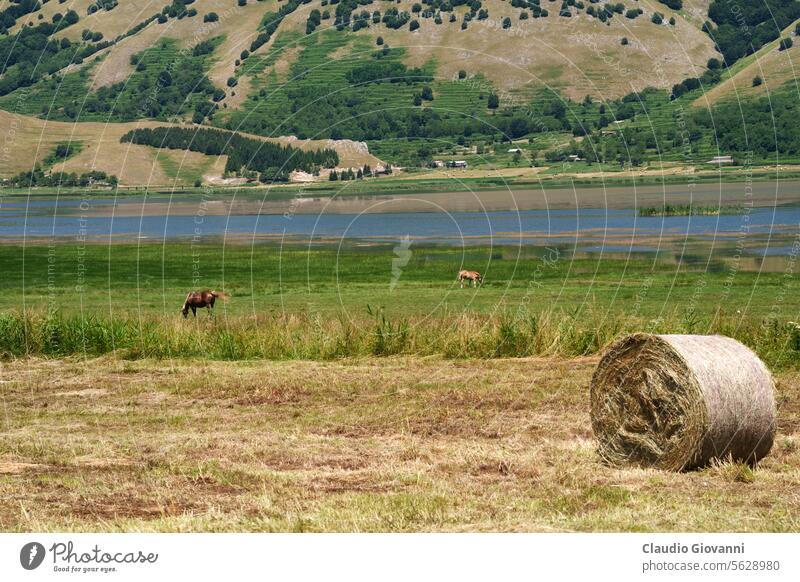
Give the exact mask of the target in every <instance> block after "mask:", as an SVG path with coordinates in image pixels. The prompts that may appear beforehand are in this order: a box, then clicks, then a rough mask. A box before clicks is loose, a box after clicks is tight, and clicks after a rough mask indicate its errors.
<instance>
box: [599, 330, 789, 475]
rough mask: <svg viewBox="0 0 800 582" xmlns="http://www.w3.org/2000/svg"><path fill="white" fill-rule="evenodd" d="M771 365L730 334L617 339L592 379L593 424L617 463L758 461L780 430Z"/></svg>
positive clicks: (671, 466)
mask: <svg viewBox="0 0 800 582" xmlns="http://www.w3.org/2000/svg"><path fill="white" fill-rule="evenodd" d="M774 391H775V385H774V382H773V380H772V376H771V375H770V373H769V370H767V367H766V366H765V365H764V363H763V362H762V361H761V360H760V359H759V358H758V356H756V355H755V354H754V353H753V352H752V351H750V350H749V349H748V348H747V347H745V346H743V345H742V344H740V343H739V342H737V341H736V340H733V339H731V338H728V337H723V336H703V335H650V334H644V333H638V334H634V335H631V336H627V337H623V338H621V339H619V340H617V341H616V342H614V343H613V344H612V345H611V346H610V347H609V348H608V350H607V351H606V352H605V354H604V355H603V357H602V359H601V360H600V364H599V365H598V367H597V370H596V371H595V373H594V376H593V377H592V387H591V407H592V409H591V415H592V428H593V429H594V434H595V437H596V438H597V440H598V444H599V447H598V450H599V453H600V456H601V457H603V459H605V460H606V461H608V462H609V463H611V464H613V465H618V466H622V465H638V466H641V467H656V468H660V469H667V470H673V471H681V470H687V469H693V468H697V467H702V466H704V465H707V464H708V463H709V462H710V461H711V460H712V459H733V460H737V461H743V462H746V463H750V464H754V463H755V462H757V461H758V460H759V459H761V458H763V457H764V456H765V455H766V454H767V453H768V452H769V450H770V448H771V447H772V440H773V438H774V436H775V414H776V410H775V396H774Z"/></svg>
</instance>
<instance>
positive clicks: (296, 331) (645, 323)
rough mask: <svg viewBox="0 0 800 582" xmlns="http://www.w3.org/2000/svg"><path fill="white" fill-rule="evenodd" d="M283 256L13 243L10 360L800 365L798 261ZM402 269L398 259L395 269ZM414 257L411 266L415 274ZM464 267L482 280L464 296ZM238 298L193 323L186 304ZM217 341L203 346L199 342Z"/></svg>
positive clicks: (428, 252) (510, 252)
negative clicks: (710, 344)
mask: <svg viewBox="0 0 800 582" xmlns="http://www.w3.org/2000/svg"><path fill="white" fill-rule="evenodd" d="M407 250H408V253H409V254H408V255H405V254H403V253H401V254H398V253H397V252H396V250H395V247H394V246H392V245H375V246H369V247H356V246H353V244H350V243H347V244H344V245H343V246H341V247H335V246H331V247H318V248H311V249H309V248H306V247H303V246H290V247H283V248H281V247H279V246H277V245H273V244H256V245H253V246H251V245H247V244H228V245H227V246H224V247H223V246H222V245H221V244H213V243H211V244H203V245H194V246H193V245H191V244H190V243H188V242H187V243H167V244H164V245H160V244H152V243H148V244H142V245H133V244H113V245H110V246H107V245H98V244H93V245H87V246H77V245H74V244H60V245H55V246H52V247H51V246H47V245H29V246H27V247H24V248H23V247H19V246H9V245H4V246H2V247H0V264H2V265H3V267H4V271H5V272H6V273H7V276H6V277H5V278H4V279H3V281H2V283H0V285H1V286H2V291H3V294H4V297H5V305H6V311H5V312H4V314H3V320H2V326H3V327H4V330H5V331H4V334H2V335H3V339H2V340H0V344H2V349H3V350H4V351H5V353H7V354H13V355H23V354H25V353H41V354H50V355H71V354H76V353H77V354H79V353H82V352H86V353H88V354H94V355H98V354H103V353H107V352H109V351H113V350H116V349H125V350H127V354H128V357H147V356H158V357H168V356H181V355H186V356H202V355H206V356H209V357H212V358H218V359H249V358H260V357H267V358H279V359H285V358H313V359H320V358H322V359H327V358H335V357H339V356H357V355H390V354H398V353H406V354H438V355H446V356H450V357H462V358H463V357H484V358H485V357H497V356H529V355H536V354H559V355H583V354H590V353H594V352H596V351H597V350H599V349H600V348H601V347H602V346H603V345H604V344H605V343H607V342H608V341H610V340H611V339H613V337H614V336H615V335H616V334H618V333H621V332H623V331H636V330H641V329H649V330H653V331H662V332H686V333H711V332H719V333H726V334H728V335H732V336H734V337H737V338H739V339H741V340H742V341H744V342H745V343H747V344H749V345H751V346H752V347H753V348H754V349H756V350H757V351H758V352H759V353H760V354H761V355H762V356H763V357H765V358H767V359H768V360H769V361H770V362H771V363H773V364H775V365H781V366H794V364H795V363H796V361H798V360H797V355H798V353H797V351H796V349H795V348H796V347H798V348H800V338H797V337H796V335H797V333H798V332H797V330H796V328H795V326H794V325H792V324H790V323H789V322H790V321H792V320H795V319H797V317H796V314H797V313H798V309H800V298H798V297H797V295H796V294H794V293H792V292H791V289H790V286H789V280H790V279H788V278H787V275H786V273H787V272H789V270H790V269H791V268H792V265H791V263H790V262H788V259H783V258H780V257H776V258H774V259H772V260H771V261H770V262H764V261H760V260H757V259H755V258H747V257H746V256H745V257H736V256H729V257H727V258H725V257H724V256H723V254H722V253H720V255H719V256H715V257H714V258H711V259H709V258H708V257H707V256H706V255H705V254H704V251H703V247H702V245H701V244H700V243H695V245H694V246H690V247H688V248H687V250H685V251H684V252H683V253H677V252H666V253H662V255H661V256H659V257H656V256H655V255H652V254H638V255H633V256H631V257H625V256H624V255H606V256H601V255H599V254H576V255H573V254H571V253H569V252H567V251H566V250H564V249H558V248H555V247H554V248H549V249H541V248H538V249H537V248H525V249H521V248H519V247H496V248H487V247H476V248H466V249H463V250H462V249H453V248H445V247H431V246H427V247H426V246H419V247H417V246H415V244H414V243H412V244H411V246H410V247H408V249H407ZM398 257H403V259H402V260H401V259H398ZM406 259H407V260H406ZM462 268H468V269H477V270H480V271H481V272H482V273H484V275H485V283H484V285H483V286H482V287H480V288H479V289H475V288H464V289H461V288H460V287H459V285H458V283H457V282H456V274H457V272H458V271H459V270H460V269H462ZM202 288H209V289H216V290H221V291H225V292H226V293H228V294H229V295H230V298H229V299H228V300H227V301H226V302H224V303H223V302H220V303H219V304H218V305H217V307H216V311H215V313H216V315H215V316H214V317H213V318H210V317H209V316H208V315H207V314H206V313H200V314H199V316H198V318H197V320H194V319H193V318H191V317H190V320H189V321H184V320H183V319H182V318H181V316H180V314H179V309H180V307H181V305H182V303H183V299H184V297H185V294H186V293H187V291H189V290H192V289H202ZM204 337H205V338H207V341H203V340H202V338H204Z"/></svg>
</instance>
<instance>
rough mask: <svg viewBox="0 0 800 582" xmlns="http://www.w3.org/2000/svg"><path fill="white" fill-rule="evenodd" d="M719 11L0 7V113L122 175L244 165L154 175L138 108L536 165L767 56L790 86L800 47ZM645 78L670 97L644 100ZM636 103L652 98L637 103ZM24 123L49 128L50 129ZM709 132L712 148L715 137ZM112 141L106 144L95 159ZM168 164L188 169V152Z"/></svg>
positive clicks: (247, 1)
mask: <svg viewBox="0 0 800 582" xmlns="http://www.w3.org/2000/svg"><path fill="white" fill-rule="evenodd" d="M737 1H738V0H737ZM765 1H766V2H767V3H768V4H769V8H770V9H771V10H773V12H774V13H775V15H776V22H780V23H783V25H784V26H785V25H786V24H787V23H789V22H790V21H791V19H792V18H793V16H794V15H795V9H794V6H793V5H792V4H791V3H790V2H788V0H765ZM740 3H741V2H740ZM728 4H730V3H728ZM720 6H721V4H720V3H718V2H709V1H708V0H685V1H683V2H681V1H677V0H669V1H659V0H624V1H622V2H602V1H599V0H508V1H507V0H424V1H421V2H416V1H414V0H392V1H389V0H263V1H258V0H170V1H167V0H149V1H146V2H133V0H95V1H90V0H49V1H47V2H44V3H41V1H40V0H14V1H13V2H9V1H8V0H6V1H3V2H0V59H2V62H3V63H4V64H3V65H2V66H3V69H2V75H0V109H2V110H4V111H7V112H9V113H11V114H12V117H8V116H5V117H2V118H0V119H3V120H5V121H4V123H9V121H8V120H9V119H12V118H13V119H20V118H21V117H20V116H24V118H25V119H29V118H34V117H36V118H40V119H41V120H48V122H54V121H55V122H60V123H63V124H64V125H63V126H54V125H50V126H49V127H50V128H55V127H58V128H59V129H57V130H54V132H55V133H50V130H49V129H48V130H46V131H43V133H44V134H47V139H46V140H45V141H46V142H47V144H46V145H47V146H48V147H50V146H52V145H53V144H54V143H60V141H63V139H64V135H62V134H64V133H72V134H75V135H80V136H81V138H80V140H81V144H82V146H81V151H80V153H79V154H78V155H75V156H72V157H70V159H69V160H67V161H65V162H63V164H60V165H59V164H57V165H54V166H52V167H53V168H55V169H59V168H61V167H62V166H66V167H68V168H71V167H74V166H75V165H78V164H83V166H81V167H93V164H95V163H100V162H96V161H93V160H99V159H100V158H101V157H102V165H103V167H108V168H110V169H115V168H116V171H115V172H114V173H115V175H117V176H118V177H119V178H120V180H121V181H122V182H123V183H135V182H139V183H150V182H152V180H153V179H156V180H157V181H159V182H164V181H165V180H166V181H169V179H173V180H175V179H176V177H177V179H178V182H179V183H185V182H187V181H191V182H196V181H197V180H200V181H203V180H206V181H208V180H209V179H219V180H221V179H223V178H236V177H241V176H238V175H236V176H232V175H231V173H232V172H231V168H227V170H226V169H223V171H222V173H221V174H219V175H218V172H217V170H218V169H219V168H218V167H217V166H215V164H216V163H217V162H212V161H209V160H205V159H203V158H204V156H203V155H202V154H198V153H197V152H193V155H187V156H184V158H182V159H183V160H184V161H186V162H188V163H189V165H190V166H191V167H192V170H191V171H190V172H188V174H187V176H186V177H185V178H184V177H182V176H181V175H176V174H175V172H174V171H172V170H169V169H165V166H164V164H160V167H159V168H158V169H154V167H155V166H154V165H153V163H152V160H153V156H154V155H155V153H156V150H155V149H153V148H150V146H143V145H137V146H135V148H134V150H131V147H133V146H129V145H126V146H122V145H121V144H116V145H115V146H113V147H112V146H111V145H110V144H109V142H108V140H109V139H112V140H113V139H116V138H117V137H120V136H121V135H123V134H124V133H126V132H127V131H128V129H130V128H129V127H127V126H125V125H122V124H126V123H134V122H138V121H140V120H144V121H145V124H146V125H148V126H153V124H156V125H165V124H170V126H177V125H184V124H193V126H195V127H199V126H214V127H220V128H224V129H227V130H231V131H237V132H245V133H249V134H254V135H257V136H261V137H264V138H280V139H283V138H285V137H286V136H294V137H296V138H298V139H300V140H303V143H305V144H306V145H305V146H304V147H307V148H308V147H312V148H313V147H318V146H319V147H322V146H323V145H324V144H325V143H329V142H327V141H326V142H323V141H320V140H352V141H355V142H358V143H359V145H355V146H354V145H353V144H352V143H350V142H347V143H344V144H341V145H337V146H336V149H337V151H341V152H344V151H347V152H349V153H347V154H344V155H345V157H346V161H343V162H342V164H345V165H342V166H340V168H356V167H357V168H361V167H362V166H363V165H369V166H370V167H374V166H376V165H384V162H382V160H385V161H386V162H389V163H393V164H400V165H404V166H417V165H427V164H430V163H432V157H434V156H437V157H440V158H441V157H442V156H446V155H447V154H448V152H449V153H450V154H451V155H454V156H455V155H467V154H475V155H481V154H485V153H488V154H489V158H487V159H495V158H494V157H492V156H493V155H494V152H497V151H500V150H502V146H501V145H499V144H501V143H502V142H503V141H507V140H519V139H520V138H527V142H528V143H529V144H531V145H532V147H529V148H526V149H525V150H524V152H522V153H524V154H525V156H524V157H525V159H526V162H525V163H527V164H528V165H530V164H531V163H535V161H536V159H537V157H538V158H539V159H542V158H546V157H547V156H549V155H550V154H553V155H555V156H556V157H557V156H558V155H560V154H559V153H558V151H556V152H555V153H553V152H554V150H556V149H558V150H559V151H566V149H565V148H572V149H573V150H575V145H574V144H573V145H570V143H569V142H570V139H571V137H576V138H579V139H580V138H582V137H584V136H592V134H594V133H596V134H597V135H596V136H594V137H596V138H598V139H599V138H600V137H606V135H607V134H609V133H611V134H616V135H617V136H618V137H623V138H625V136H624V135H622V134H620V133H618V132H617V130H618V129H622V128H623V126H619V127H613V131H608V129H607V128H609V127H612V125H613V124H614V123H623V122H625V123H626V124H628V125H632V126H633V127H637V126H641V125H642V123H647V122H650V121H651V120H652V119H656V120H661V121H659V123H661V122H663V123H665V124H673V123H674V122H675V116H676V109H675V107H674V106H673V105H672V104H671V103H670V102H669V101H668V100H667V99H666V98H667V97H669V96H670V93H672V98H673V100H677V103H678V104H679V105H680V103H683V102H686V101H694V102H695V103H697V104H701V102H702V99H703V98H705V95H698V94H697V91H696V89H697V88H698V87H701V88H702V93H703V94H705V93H706V91H708V90H709V89H711V91H712V92H711V93H710V94H709V96H708V97H709V98H708V99H707V105H708V106H711V105H713V104H714V103H716V101H717V100H718V98H719V95H723V94H725V93H726V92H728V91H729V90H730V86H732V84H733V83H734V82H733V77H734V76H735V72H736V70H737V68H739V69H743V68H745V67H746V68H747V70H746V71H743V73H742V74H744V75H750V74H751V72H752V71H751V70H750V69H752V68H753V67H754V66H758V67H765V66H767V65H769V66H768V67H767V69H769V67H772V68H771V69H769V71H768V72H769V75H768V76H769V77H770V79H769V80H770V82H769V83H764V84H763V85H764V89H757V90H754V91H750V93H753V94H754V95H755V94H757V93H758V92H761V91H764V90H765V88H766V86H770V88H772V86H773V85H775V84H778V83H781V84H782V83H785V82H787V81H788V80H789V75H788V74H787V71H791V56H792V54H793V50H794V49H791V50H785V51H781V54H780V55H778V56H777V57H776V56H775V55H774V54H773V53H776V52H777V49H775V46H776V45H777V43H778V42H779V41H778V40H777V38H778V36H779V34H780V32H781V31H780V30H776V31H770V30H768V28H769V26H770V23H769V22H766V21H764V19H763V14H760V13H751V12H750V11H746V12H745V13H746V17H747V18H750V21H748V22H747V23H746V25H747V26H751V25H752V26H754V29H753V30H755V31H756V37H757V38H755V39H754V41H753V43H751V48H752V51H750V52H753V51H757V49H758V48H759V47H761V44H762V43H766V45H765V46H764V47H763V48H761V50H760V51H757V52H756V54H755V55H748V54H746V53H748V49H747V47H743V46H739V45H737V44H736V39H735V38H734V37H732V36H731V30H732V29H731V24H730V22H729V20H730V15H729V14H728V13H727V12H725V11H724V10H725V9H724V7H722V8H721V7H720ZM709 18H711V20H713V22H711V21H709ZM726 19H727V20H726ZM758 19H761V20H758ZM751 21H752V22H751ZM793 30H794V29H793V28H791V27H789V28H787V29H786V31H784V32H785V33H786V34H790V35H793V34H794V32H793ZM3 33H4V34H3ZM770 39H773V40H772V41H770ZM720 51H723V53H724V54H726V55H728V56H729V57H730V56H731V55H735V56H736V58H737V59H739V63H734V62H725V63H724V64H725V65H727V66H728V67H730V68H729V69H728V70H726V71H722V72H721V73H720V71H719V67H718V66H717V67H716V69H714V67H711V65H712V63H721V62H722V61H723V60H724V59H723V55H722V54H721V53H720ZM765 58H766V59H767V60H764V59H765ZM729 60H730V59H729ZM772 60H777V61H778V62H776V63H773V64H770V63H771V62H772ZM745 62H747V63H750V64H743V63H745ZM787 63H788V65H787ZM767 69H765V71H767ZM773 70H775V71H776V72H774V74H773ZM698 79H699V80H698ZM685 80H688V81H690V82H688V83H686V84H685V86H684V85H683V83H685ZM715 85H716V87H715V88H713V89H712V87H714V86H715ZM675 87H678V89H677V90H676V89H675ZM645 89H647V90H648V91H650V92H651V93H648V95H651V96H652V94H653V93H652V92H653V91H655V92H659V91H660V92H661V93H660V95H662V98H660V99H658V100H656V101H657V102H656V101H653V99H651V98H650V97H648V98H647V99H645V100H642V99H637V98H636V97H633V98H631V96H636V95H640V94H643V93H644V91H645ZM626 99H627V101H626ZM637 100H638V101H639V102H641V103H644V101H647V102H648V103H650V104H651V106H652V107H654V109H653V110H652V111H650V110H648V109H647V108H642V110H641V111H638V110H637V111H633V112H631V111H628V110H629V109H630V108H631V106H632V104H633V103H635V102H636V101H637ZM637 115H638V118H637ZM634 118H636V119H634ZM628 120H631V121H630V122H629V121H628ZM26 123H27V124H28V125H30V126H31V127H34V128H35V129H34V133H35V131H36V130H41V129H42V128H43V127H44V126H42V125H37V124H38V123H39V122H34V121H33V120H30V119H29V120H28V121H26ZM89 124H101V125H100V126H98V125H89ZM105 124H110V125H105ZM73 126H74V128H73V129H72V130H67V129H66V128H68V127H73ZM101 126H102V127H103V128H104V129H103V130H102V131H98V130H97V128H98V127H101ZM7 127H10V126H7ZM701 133H702V132H701ZM108 136H112V137H108ZM615 139H617V138H615ZM698 140H699V141H701V142H703V143H705V144H706V146H703V147H704V148H705V149H704V150H703V151H705V150H709V151H710V150H711V148H712V146H713V143H714V139H713V137H712V136H710V135H708V133H707V132H706V133H704V134H703V135H701V136H700V137H699V138H698ZM19 141H20V142H25V143H27V142H28V141H29V140H27V138H26V139H23V140H19ZM623 141H625V140H623ZM362 142H365V143H366V145H361V143H362ZM101 144H102V148H103V150H104V152H108V155H103V156H97V155H96V152H97V151H98V147H97V146H100V145H101ZM498 145H499V147H497V146H498ZM629 145H630V144H628V143H622V142H620V143H619V144H618V147H616V146H614V147H611V150H612V155H610V156H605V155H603V156H596V157H597V161H598V162H603V163H604V162H606V161H609V160H611V161H613V162H614V163H617V159H618V158H619V159H620V160H621V157H620V156H618V155H617V153H616V150H617V149H629ZM84 146H86V147H84ZM92 146H96V147H95V149H94V150H93V149H92ZM26 147H27V146H26ZM367 147H370V148H372V151H373V152H374V153H375V154H377V156H378V157H380V158H381V160H379V159H378V158H377V157H374V156H371V155H370V154H368V153H367V151H366V148H367ZM604 147H605V146H604ZM662 147H663V146H662V145H661V144H655V146H653V144H650V145H648V146H647V147H645V148H644V150H645V152H644V158H643V159H648V156H650V157H651V158H652V156H651V155H650V154H654V153H657V154H658V155H659V158H660V157H663V155H666V156H667V158H669V157H670V155H671V154H670V153H669V152H663V151H661V149H660V148H662ZM670 147H671V146H670ZM138 148H145V150H144V151H148V148H150V149H149V151H148V153H147V155H144V154H142V155H143V156H144V157H143V158H142V159H141V160H140V163H136V164H134V165H131V166H129V167H128V169H122V167H121V165H122V163H123V161H125V160H129V159H130V158H127V157H126V158H125V159H124V160H123V159H122V158H120V157H119V156H120V155H122V153H121V152H125V155H126V156H129V155H131V151H135V150H137V149H138ZM458 148H463V152H461V151H459V150H458ZM40 150H41V148H39V147H38V145H37V148H35V149H34V150H30V149H24V148H23V149H20V150H18V152H17V153H18V156H17V160H18V161H17V162H14V163H10V164H7V165H5V166H4V168H3V169H2V170H0V172H2V175H3V176H5V177H8V176H9V175H13V172H15V171H17V170H19V169H20V168H22V169H28V170H29V169H31V167H30V164H33V163H42V162H43V161H44V160H46V159H47V157H48V153H47V148H45V151H40ZM503 151H505V150H503ZM90 152H94V157H93V158H92V157H91V156H92V153H90ZM178 154H179V152H175V151H173V152H171V153H170V154H168V155H169V156H172V157H174V156H176V155H178ZM194 154H197V155H194ZM138 155H139V154H136V156H138ZM703 155H705V153H703ZM136 156H134V157H135V158H136ZM198 156H199V158H198ZM551 157H552V156H551ZM673 157H674V156H673ZM145 158H146V160H145ZM195 158H197V160H194V159H195ZM137 159H138V158H137ZM471 163H480V160H478V159H475V160H473V161H472V162H471ZM484 163H485V164H487V165H491V166H496V163H494V162H487V161H485V160H484ZM503 163H506V162H503ZM621 163H622V164H623V165H624V163H625V162H624V160H621ZM346 164H350V165H346ZM26 165H27V166H28V167H25V166H26ZM222 166H223V168H224V167H225V164H222ZM166 167H167V168H173V169H174V167H175V163H174V161H173V162H168V163H167V164H166ZM146 168H149V169H146ZM215 168H216V169H215ZM234 174H236V172H234ZM319 179H327V173H322V174H320V176H319Z"/></svg>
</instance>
